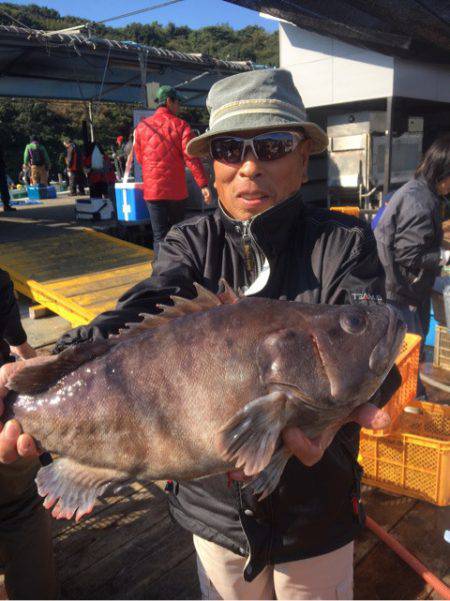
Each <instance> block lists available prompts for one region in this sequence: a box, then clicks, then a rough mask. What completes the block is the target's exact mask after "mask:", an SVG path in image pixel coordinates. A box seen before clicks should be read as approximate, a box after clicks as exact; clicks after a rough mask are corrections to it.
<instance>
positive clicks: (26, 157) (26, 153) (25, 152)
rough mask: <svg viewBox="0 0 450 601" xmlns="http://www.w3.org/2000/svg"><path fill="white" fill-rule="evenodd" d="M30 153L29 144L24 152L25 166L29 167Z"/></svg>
mask: <svg viewBox="0 0 450 601" xmlns="http://www.w3.org/2000/svg"><path fill="white" fill-rule="evenodd" d="M29 151H30V145H29V144H27V145H26V146H25V150H24V151H23V164H24V165H27V164H28V161H29V159H30V157H29Z"/></svg>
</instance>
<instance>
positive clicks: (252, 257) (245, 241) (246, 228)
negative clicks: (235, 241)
mask: <svg viewBox="0 0 450 601" xmlns="http://www.w3.org/2000/svg"><path fill="white" fill-rule="evenodd" d="M250 224H251V221H243V222H242V226H243V229H242V248H243V251H244V263H245V268H246V270H247V273H248V274H249V275H250V276H254V277H252V280H253V281H255V280H256V278H257V277H258V275H259V274H260V273H261V271H262V267H263V263H264V261H263V260H262V258H261V255H262V253H261V251H260V250H259V247H258V245H257V243H256V241H255V239H254V237H253V235H252V233H251V231H250Z"/></svg>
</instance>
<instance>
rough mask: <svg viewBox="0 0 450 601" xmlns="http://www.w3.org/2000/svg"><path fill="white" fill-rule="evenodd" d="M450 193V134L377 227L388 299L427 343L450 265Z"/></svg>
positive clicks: (396, 196) (427, 156)
mask: <svg viewBox="0 0 450 601" xmlns="http://www.w3.org/2000/svg"><path fill="white" fill-rule="evenodd" d="M449 193H450V133H449V134H446V135H444V136H442V137H441V138H439V139H438V140H436V141H435V142H434V143H433V144H432V145H431V146H430V148H429V149H428V150H427V152H426V153H425V156H424V158H423V160H422V162H421V163H420V164H419V166H418V167H417V169H416V173H415V177H414V179H412V180H411V181H409V182H407V183H406V184H405V185H404V186H402V187H401V188H400V189H399V190H397V191H396V192H395V194H394V195H393V196H392V198H391V199H390V201H389V203H388V205H387V207H386V209H385V211H384V213H383V215H382V216H381V218H380V221H379V222H378V225H377V227H376V229H375V238H376V240H377V245H378V253H379V256H380V259H381V262H382V264H383V267H384V269H385V272H386V296H387V299H388V301H389V302H390V303H391V304H393V305H395V306H396V307H397V308H398V310H399V311H400V312H401V314H402V316H403V318H404V320H405V321H406V323H407V326H408V331H410V332H413V333H415V334H419V335H420V336H422V338H423V340H425V338H426V336H427V334H428V330H429V326H430V304H431V291H432V288H433V283H434V280H435V278H436V276H437V275H439V273H440V271H441V268H442V267H443V266H444V265H448V264H450V251H448V250H443V249H441V244H442V223H441V203H442V201H443V197H445V196H446V195H448V194H449Z"/></svg>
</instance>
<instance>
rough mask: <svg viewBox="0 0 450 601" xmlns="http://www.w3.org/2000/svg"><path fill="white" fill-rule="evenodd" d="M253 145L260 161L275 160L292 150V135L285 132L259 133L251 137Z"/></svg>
mask: <svg viewBox="0 0 450 601" xmlns="http://www.w3.org/2000/svg"><path fill="white" fill-rule="evenodd" d="M253 145H254V147H255V150H256V154H257V155H258V158H259V160H260V161H275V160H276V159H281V158H282V157H284V156H285V155H286V154H289V153H290V152H292V151H293V150H294V145H295V139H294V136H293V135H292V134H291V133H290V132H288V131H286V132H275V133H270V134H261V135H260V136H256V137H255V138H254V139H253Z"/></svg>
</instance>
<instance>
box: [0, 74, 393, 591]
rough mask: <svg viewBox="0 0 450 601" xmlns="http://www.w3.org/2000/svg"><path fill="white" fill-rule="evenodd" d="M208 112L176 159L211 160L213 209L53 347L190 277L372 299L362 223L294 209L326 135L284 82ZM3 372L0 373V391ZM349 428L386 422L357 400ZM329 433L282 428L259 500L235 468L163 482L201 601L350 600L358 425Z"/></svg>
mask: <svg viewBox="0 0 450 601" xmlns="http://www.w3.org/2000/svg"><path fill="white" fill-rule="evenodd" d="M208 108H209V110H210V114H211V118H210V129H209V130H208V132H207V133H206V134H204V135H202V136H198V137H196V138H194V139H193V140H192V141H190V142H189V145H188V152H189V153H190V154H191V155H192V156H196V157H200V156H205V155H206V154H208V153H211V154H212V156H213V159H214V171H215V186H216V189H217V192H218V197H219V203H220V206H219V208H218V209H217V210H216V211H215V212H214V213H213V214H203V215H197V216H195V217H193V218H191V219H190V220H187V221H185V222H182V223H180V224H177V225H175V226H174V227H173V228H172V229H171V230H170V231H169V233H168V235H167V237H166V239H165V240H164V241H163V242H161V246H160V251H159V255H158V259H157V261H156V262H155V263H154V264H153V273H152V276H151V277H150V278H148V279H146V280H144V281H143V282H141V283H140V284H138V285H136V286H135V287H134V288H132V289H131V290H130V291H128V292H127V293H126V294H125V295H124V296H123V297H122V298H121V299H120V301H119V303H118V305H117V308H116V309H115V310H114V311H108V312H106V313H103V314H102V315H100V316H99V317H97V318H96V319H95V320H94V321H93V322H92V323H90V324H88V325H87V326H82V327H80V328H76V329H75V330H72V331H70V332H69V333H67V334H66V335H65V336H63V337H62V338H61V340H60V341H59V342H58V344H57V346H56V348H55V352H59V351H61V350H63V349H64V348H67V347H68V346H71V345H74V344H78V343H79V342H82V341H85V340H93V339H98V338H104V337H106V336H108V335H109V334H111V333H114V332H117V331H118V330H119V329H120V328H122V327H123V326H124V324H126V323H127V322H136V321H139V320H140V319H141V318H140V317H139V315H140V314H141V313H142V312H146V313H158V312H159V309H158V304H159V303H166V302H170V297H171V295H179V296H181V297H184V298H193V297H194V296H195V288H194V283H195V282H198V283H199V284H201V285H203V286H205V287H206V288H208V289H209V290H211V291H213V292H217V291H218V290H219V288H220V279H221V278H225V279H226V280H227V281H228V283H229V284H230V285H231V286H232V287H233V288H234V289H235V290H236V291H240V292H241V293H243V294H246V295H255V296H261V297H268V298H274V299H284V300H289V301H294V300H296V301H301V302H306V303H328V304H344V303H359V302H362V303H368V302H382V298H383V295H384V287H383V269H382V267H381V264H380V262H379V260H378V257H377V251H376V243H375V240H374V237H373V234H372V231H371V229H370V227H369V226H367V225H366V224H365V223H363V222H361V221H359V220H356V219H354V218H352V217H349V216H346V215H338V214H336V213H331V212H329V211H326V210H322V209H318V208H314V207H309V206H307V205H305V204H304V203H303V202H302V199H301V194H300V188H301V186H302V184H303V183H304V182H305V181H306V179H307V174H306V170H307V165H308V158H309V155H310V153H320V152H322V151H323V150H325V148H326V147H327V136H326V135H325V133H324V132H323V131H322V130H321V129H320V128H319V127H318V126H317V125H315V124H313V123H311V122H308V121H307V120H306V116H305V112H304V107H303V103H302V100H301V98H300V95H299V94H298V91H297V90H296V88H295V86H294V83H293V80H292V76H291V74H290V73H289V72H288V71H284V70H282V69H266V70H255V71H252V72H247V73H242V74H239V75H234V76H232V77H228V78H226V79H223V80H221V81H219V82H217V83H216V84H214V86H213V87H212V88H211V91H210V93H209V96H208ZM219 124H220V125H219ZM230 327H233V324H230ZM193 343H195V341H193ZM180 360H182V359H180ZM6 377H7V374H5V373H4V372H2V370H0V384H1V382H2V381H6V379H5V378H6ZM237 377H238V376H237ZM386 394H388V392H387V391H383V395H386ZM383 400H384V398H383V399H381V401H383ZM348 420H349V421H350V420H354V421H356V422H357V423H359V424H361V425H365V426H367V427H378V428H383V427H385V426H386V424H387V420H388V418H387V417H386V414H385V413H384V412H383V411H382V410H380V409H378V408H377V407H376V406H375V405H373V404H370V403H366V404H365V405H364V406H362V407H361V408H360V409H358V411H357V412H356V413H355V414H353V415H351V416H349V418H348ZM340 425H341V424H340ZM340 425H335V426H333V427H332V428H330V429H327V431H325V432H324V433H323V434H322V435H320V436H319V437H318V438H317V439H314V440H310V439H308V438H307V437H306V436H305V435H304V434H303V433H302V432H301V431H300V430H299V429H298V428H287V429H286V430H285V431H284V432H283V441H284V444H286V445H287V446H288V448H289V449H290V450H292V452H293V453H294V455H295V457H293V458H292V459H291V460H290V461H289V463H288V465H287V467H286V470H285V472H284V473H283V476H282V478H281V481H280V484H279V486H278V487H277V488H276V490H275V491H274V492H273V493H272V494H271V495H269V496H268V497H267V498H266V499H264V500H263V501H260V502H259V501H257V500H256V499H255V498H254V497H253V496H252V495H251V493H250V492H249V491H248V489H246V488H244V487H243V486H242V482H241V480H242V474H240V473H234V474H232V477H233V481H232V483H231V485H229V484H228V481H227V478H226V476H224V475H219V476H214V477H208V478H202V479H199V480H197V481H191V482H178V483H172V486H171V494H170V511H171V514H172V515H173V517H174V518H175V519H176V520H177V521H178V522H179V523H180V524H181V526H183V527H184V528H187V529H188V530H189V531H190V532H192V533H193V534H194V542H195V547H196V550H197V555H198V564H199V575H200V581H201V588H202V594H203V596H204V598H235V599H239V598H242V599H243V598H245V599H269V598H275V595H276V597H278V598H282V599H301V598H308V599H315V598H327V599H338V598H341V599H342V598H344V599H350V598H351V596H352V571H353V538H354V536H355V534H356V532H358V531H359V529H360V528H361V524H362V521H363V519H362V513H361V509H360V507H359V478H360V469H359V467H358V465H357V461H356V458H357V454H358V426H357V425H356V424H355V423H347V424H345V425H342V427H340ZM26 437H28V435H27V434H22V435H21V436H19V437H17V439H16V440H14V441H8V444H7V442H6V441H5V440H3V439H2V437H1V435H0V461H1V460H2V457H3V456H4V453H5V452H6V451H8V452H9V453H10V454H11V455H10V456H12V457H19V456H28V455H33V453H36V452H37V451H36V449H35V448H32V447H28V449H25V448H24V444H25V440H27V444H29V443H30V439H29V437H28V438H26ZM111 444H112V445H113V444H114V441H113V440H111ZM243 574H244V575H245V578H244V575H243ZM208 595H211V597H208ZM319 595H322V596H319Z"/></svg>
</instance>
